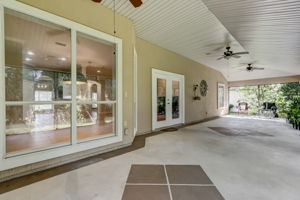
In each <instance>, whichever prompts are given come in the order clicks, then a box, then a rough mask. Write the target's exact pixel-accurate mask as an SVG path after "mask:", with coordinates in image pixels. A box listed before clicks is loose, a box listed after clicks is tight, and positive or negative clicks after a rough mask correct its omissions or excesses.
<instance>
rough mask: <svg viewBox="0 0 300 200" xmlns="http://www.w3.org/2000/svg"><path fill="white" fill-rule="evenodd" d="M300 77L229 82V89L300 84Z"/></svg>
mask: <svg viewBox="0 0 300 200" xmlns="http://www.w3.org/2000/svg"><path fill="white" fill-rule="evenodd" d="M299 81H300V75H298V76H284V77H276V78H266V79H254V80H247V81H232V82H229V83H228V84H229V87H238V86H247V85H264V84H276V83H289V82H299Z"/></svg>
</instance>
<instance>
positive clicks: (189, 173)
mask: <svg viewBox="0 0 300 200" xmlns="http://www.w3.org/2000/svg"><path fill="white" fill-rule="evenodd" d="M166 170H167V174H168V179H169V183H170V184H213V183H212V182H211V180H210V179H209V178H208V176H207V175H206V173H205V172H204V171H203V169H202V168H201V167H200V166H199V165H166Z"/></svg>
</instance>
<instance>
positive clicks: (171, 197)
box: [164, 165, 173, 200]
mask: <svg viewBox="0 0 300 200" xmlns="http://www.w3.org/2000/svg"><path fill="white" fill-rule="evenodd" d="M164 170H165V174H166V179H167V185H168V191H169V195H170V200H173V196H172V192H171V187H170V182H169V177H168V172H167V168H166V165H164Z"/></svg>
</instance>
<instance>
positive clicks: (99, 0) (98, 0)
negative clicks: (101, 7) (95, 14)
mask: <svg viewBox="0 0 300 200" xmlns="http://www.w3.org/2000/svg"><path fill="white" fill-rule="evenodd" d="M92 1H93V2H96V3H101V1H102V0H92Z"/></svg>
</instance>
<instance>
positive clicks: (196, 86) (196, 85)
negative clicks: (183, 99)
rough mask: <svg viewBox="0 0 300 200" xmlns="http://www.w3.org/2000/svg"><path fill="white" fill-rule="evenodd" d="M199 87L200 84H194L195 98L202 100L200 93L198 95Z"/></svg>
mask: <svg viewBox="0 0 300 200" xmlns="http://www.w3.org/2000/svg"><path fill="white" fill-rule="evenodd" d="M198 87H199V85H198V84H194V85H193V91H194V97H193V100H201V97H200V96H199V95H197V89H198Z"/></svg>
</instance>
